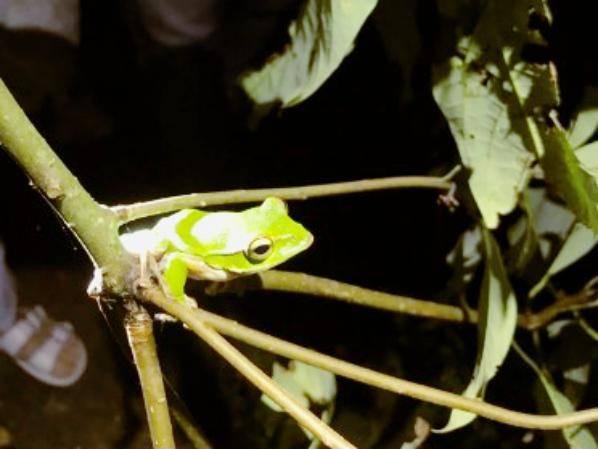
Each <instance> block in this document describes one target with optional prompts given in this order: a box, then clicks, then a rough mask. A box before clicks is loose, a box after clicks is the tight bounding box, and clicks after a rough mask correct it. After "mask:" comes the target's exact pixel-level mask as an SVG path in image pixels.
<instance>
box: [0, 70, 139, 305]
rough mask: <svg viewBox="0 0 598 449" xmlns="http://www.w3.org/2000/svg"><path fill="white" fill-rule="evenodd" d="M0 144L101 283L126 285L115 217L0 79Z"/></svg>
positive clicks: (114, 288) (115, 287)
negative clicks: (72, 238)
mask: <svg viewBox="0 0 598 449" xmlns="http://www.w3.org/2000/svg"><path fill="white" fill-rule="evenodd" d="M0 105H1V106H0V112H1V113H0V144H1V145H2V147H3V148H4V149H5V150H6V151H7V152H8V154H10V155H11V156H12V157H13V158H14V159H15V161H16V162H17V163H18V164H19V165H20V166H21V167H22V168H23V169H24V170H25V172H26V174H27V175H28V176H29V177H30V178H31V180H32V183H33V185H34V186H35V187H36V188H38V189H39V190H40V193H42V194H43V196H44V197H45V198H46V199H47V200H48V201H49V203H50V204H51V205H52V206H53V207H55V208H56V209H57V211H58V212H59V215H60V216H61V218H62V219H63V220H64V223H65V225H66V226H67V227H68V228H69V229H70V230H71V231H72V232H73V233H74V235H75V236H77V237H78V238H79V240H80V242H81V244H82V245H83V247H84V248H85V249H86V250H87V253H88V255H89V257H90V259H91V260H92V261H93V262H94V264H95V266H96V268H98V267H101V270H102V272H101V275H102V279H103V282H104V288H105V289H106V290H108V291H111V292H113V293H116V294H120V293H123V292H124V290H125V288H126V282H125V280H126V276H127V274H128V267H129V266H130V264H129V263H128V261H127V260H128V256H127V254H126V253H125V252H124V249H123V248H122V245H121V243H120V240H119V238H118V232H117V230H118V226H119V223H118V219H117V217H116V215H115V214H114V212H112V211H111V210H110V209H108V208H105V207H102V206H101V205H99V204H98V203H97V202H95V201H94V199H93V198H92V197H91V196H90V195H89V193H87V191H86V190H85V189H84V188H83V187H82V186H81V184H80V183H79V181H78V180H77V178H75V176H73V174H72V173H71V172H70V171H69V169H68V168H67V167H66V166H65V165H64V164H63V163H62V161H61V160H60V158H59V157H58V156H57V155H56V153H54V151H53V150H52V148H50V146H49V145H48V143H47V142H46V141H45V140H44V138H43V137H42V136H41V135H40V134H39V133H38V132H37V130H36V129H35V127H34V126H33V125H32V124H31V122H30V121H29V119H28V118H27V116H26V115H25V113H24V112H23V110H22V109H21V108H20V106H19V105H18V104H17V102H16V101H15V99H14V98H13V96H12V95H11V94H10V92H9V91H8V89H7V88H6V85H5V84H4V82H3V81H2V80H1V79H0Z"/></svg>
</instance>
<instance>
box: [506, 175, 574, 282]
mask: <svg viewBox="0 0 598 449" xmlns="http://www.w3.org/2000/svg"><path fill="white" fill-rule="evenodd" d="M521 207H522V209H523V211H524V212H525V214H524V215H523V216H522V217H520V218H519V220H518V221H516V222H515V223H514V224H513V225H512V226H510V227H509V229H508V230H507V236H508V239H509V244H510V245H511V246H510V248H509V250H508V252H507V255H506V261H507V265H508V266H509V270H510V272H511V273H515V274H516V275H517V276H518V277H519V278H522V279H525V280H526V281H527V282H529V283H531V284H533V283H537V282H538V280H539V279H540V278H541V277H542V276H543V275H544V273H545V272H546V270H547V269H548V267H549V266H550V263H551V262H552V260H553V259H554V257H555V256H556V254H557V253H558V251H559V249H560V247H561V246H562V242H563V241H564V240H565V239H566V238H567V236H568V234H569V232H570V231H571V227H572V225H573V222H574V221H575V215H573V213H572V212H571V211H569V210H568V209H567V208H565V207H564V206H563V205H561V204H560V203H557V202H556V201H554V200H553V199H551V198H550V197H549V196H548V194H547V192H546V189H545V188H542V187H540V188H535V187H534V188H528V189H527V190H526V191H525V192H524V195H523V197H522V199H521Z"/></svg>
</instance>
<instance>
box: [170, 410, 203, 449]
mask: <svg viewBox="0 0 598 449" xmlns="http://www.w3.org/2000/svg"><path fill="white" fill-rule="evenodd" d="M170 413H172V417H173V418H174V420H175V421H176V423H177V424H178V425H179V427H180V428H181V430H182V431H183V433H184V434H185V435H186V436H187V439H188V440H189V441H190V442H191V444H192V445H193V449H213V448H212V445H211V444H210V443H209V441H208V440H207V439H206V437H204V436H203V435H202V434H201V432H200V431H199V430H198V429H197V428H196V427H195V426H194V425H193V423H192V422H191V421H190V420H189V419H188V418H187V416H186V415H185V413H184V412H183V411H181V410H179V409H178V408H177V407H176V406H171V407H170Z"/></svg>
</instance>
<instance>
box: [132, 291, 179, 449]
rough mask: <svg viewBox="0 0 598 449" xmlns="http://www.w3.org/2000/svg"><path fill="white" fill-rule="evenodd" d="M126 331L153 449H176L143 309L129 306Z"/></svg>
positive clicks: (148, 319)
mask: <svg viewBox="0 0 598 449" xmlns="http://www.w3.org/2000/svg"><path fill="white" fill-rule="evenodd" d="M127 309H128V313H127V316H126V317H125V329H126V331H127V337H128V340H129V346H130V347H131V351H132V352H133V358H134V360H135V366H136V367H137V374H138V375H139V381H140V383H141V391H142V393H143V400H144V403H145V412H146V415H147V422H148V425H149V430H150V435H151V439H152V445H153V447H154V449H174V448H175V443H174V437H173V434H172V424H171V422H170V415H169V413H168V402H167V400H166V392H165V391H164V382H163V380H162V372H161V370H160V362H159V360H158V354H157V351H156V341H155V340H154V333H153V321H152V318H151V317H150V316H149V314H148V313H147V311H146V310H145V309H144V308H143V307H139V306H137V304H135V303H134V302H133V301H129V302H128V303H127Z"/></svg>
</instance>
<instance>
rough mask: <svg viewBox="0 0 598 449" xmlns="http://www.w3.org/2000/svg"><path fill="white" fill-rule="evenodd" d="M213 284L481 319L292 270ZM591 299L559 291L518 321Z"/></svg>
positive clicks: (534, 322) (534, 320)
mask: <svg viewBox="0 0 598 449" xmlns="http://www.w3.org/2000/svg"><path fill="white" fill-rule="evenodd" d="M256 281H257V282H256ZM211 287H212V288H208V289H207V291H206V293H208V294H211V295H214V294H221V293H226V292H238V291H243V290H273V291H283V292H292V293H299V294H304V295H311V296H315V297H318V298H327V299H333V300H338V301H344V302H348V303H350V304H357V305H360V306H364V307H371V308H374V309H380V310H387V311H389V312H397V313H404V314H407V315H413V316H419V317H424V318H433V319H437V320H444V321H452V322H457V323H476V322H477V320H478V314H477V311H476V310H472V309H469V310H467V311H464V310H463V308H462V307H457V306H451V305H448V304H442V303H438V302H434V301H427V300H424V299H417V298H411V297H409V296H401V295H393V294H390V293H384V292H380V291H377V290H371V289H368V288H363V287H358V286H356V285H352V284H347V283H345V282H339V281H335V280H333V279H328V278H323V277H319V276H313V275H311V274H306V273H295V272H292V271H282V270H269V271H265V272H263V273H259V274H257V275H255V276H253V277H251V278H239V279H236V280H234V281H231V282H227V283H225V284H220V283H219V284H217V285H216V284H214V285H213V286H211ZM591 298H592V296H591V295H589V294H588V292H587V289H586V288H584V289H583V290H582V291H580V292H578V293H574V294H571V295H565V294H560V295H559V296H558V297H557V299H556V301H555V302H554V303H552V304H550V305H548V306H546V307H545V308H544V309H542V310H539V311H538V312H535V313H531V312H528V313H524V314H521V315H519V317H518V319H517V323H518V325H519V326H520V327H522V328H524V329H527V330H536V329H539V328H541V327H544V326H546V325H547V324H549V323H550V322H551V321H552V320H553V319H554V318H555V317H556V316H557V315H559V314H561V313H565V312H569V311H571V310H574V309H575V308H576V307H578V306H581V305H584V304H587V303H588V301H589V300H590V299H591Z"/></svg>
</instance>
